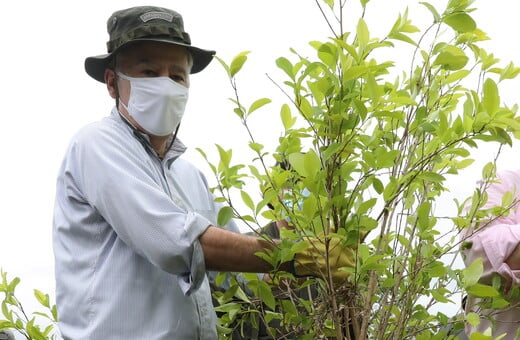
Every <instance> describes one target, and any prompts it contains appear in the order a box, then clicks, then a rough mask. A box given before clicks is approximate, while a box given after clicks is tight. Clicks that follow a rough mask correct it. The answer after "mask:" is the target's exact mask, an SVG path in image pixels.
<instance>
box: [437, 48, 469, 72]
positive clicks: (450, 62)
mask: <svg viewBox="0 0 520 340" xmlns="http://www.w3.org/2000/svg"><path fill="white" fill-rule="evenodd" d="M468 60H469V58H468V57H467V56H466V54H465V53H464V51H463V50H461V49H460V48H458V47H456V46H453V45H445V46H443V48H442V50H441V51H440V52H439V54H438V55H437V58H436V59H435V62H434V63H433V64H434V65H440V66H441V67H442V68H444V69H446V70H451V71H455V70H460V69H462V68H463V67H464V66H466V64H467V63H468Z"/></svg>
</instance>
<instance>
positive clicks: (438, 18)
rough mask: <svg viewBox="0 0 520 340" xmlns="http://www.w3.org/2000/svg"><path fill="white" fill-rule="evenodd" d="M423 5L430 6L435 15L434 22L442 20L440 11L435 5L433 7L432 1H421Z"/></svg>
mask: <svg viewBox="0 0 520 340" xmlns="http://www.w3.org/2000/svg"><path fill="white" fill-rule="evenodd" d="M419 3H420V4H421V5H423V6H424V7H426V8H428V10H429V11H430V13H431V14H432V15H433V21H434V22H439V21H440V20H441V16H440V15H439V12H437V10H436V9H435V7H433V6H432V5H431V4H430V3H428V2H422V1H421V2H419Z"/></svg>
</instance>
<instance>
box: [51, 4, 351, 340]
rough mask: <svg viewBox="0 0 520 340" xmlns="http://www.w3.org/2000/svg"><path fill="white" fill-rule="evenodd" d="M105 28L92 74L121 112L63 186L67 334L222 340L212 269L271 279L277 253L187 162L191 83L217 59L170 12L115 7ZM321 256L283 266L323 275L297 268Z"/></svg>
mask: <svg viewBox="0 0 520 340" xmlns="http://www.w3.org/2000/svg"><path fill="white" fill-rule="evenodd" d="M107 27H108V33H109V41H108V43H107V47H108V53H107V54H103V55H99V56H95V57H89V58H87V59H86V60H85V70H86V72H87V74H88V75H90V76H91V77H92V78H94V79H96V80H98V81H100V82H102V83H105V84H106V87H107V90H108V93H109V95H110V96H111V97H112V98H113V99H114V100H115V104H116V105H115V107H114V108H113V110H112V112H111V114H110V115H109V116H108V117H106V118H104V119H103V120H101V121H99V122H96V123H93V124H90V125H88V126H86V127H85V128H83V129H81V130H80V131H79V132H78V133H77V134H76V135H75V136H74V137H73V138H72V140H71V142H70V145H69V147H68V149H67V151H66V154H65V157H64V160H63V163H62V166H61V168H60V171H59V175H58V181H57V188H56V202H55V211H54V228H53V245H54V253H55V271H56V273H55V275H56V299H57V307H58V315H59V327H60V330H61V332H62V335H63V337H64V339H74V340H81V339H125V340H129V339H148V340H155V339H189V340H193V339H217V333H216V316H215V312H214V310H213V307H212V300H211V294H210V289H209V284H208V279H207V276H206V275H205V274H206V271H207V270H212V271H234V272H258V273H262V272H269V271H270V270H272V269H273V268H272V267H271V266H270V265H268V264H267V263H266V262H264V261H263V260H262V259H261V258H260V257H258V256H256V255H255V254H256V253H258V252H262V251H265V250H266V249H269V248H272V247H273V246H275V245H274V244H271V243H268V242H266V241H263V240H260V239H257V238H256V237H253V236H247V235H242V234H240V233H237V232H232V231H229V230H226V229H224V228H220V227H216V216H217V213H218V210H219V206H217V205H216V203H215V202H214V200H213V197H212V195H211V194H210V192H209V190H208V186H207V183H206V180H205V178H204V177H203V175H202V174H201V172H200V171H199V170H197V169H196V168H195V167H194V166H193V165H191V164H190V163H188V162H187V161H186V160H183V159H182V158H181V157H180V156H181V155H182V153H183V151H184V150H185V147H184V146H183V144H182V143H181V142H180V141H179V140H178V139H177V138H176V135H177V130H178V129H179V124H180V121H181V119H182V116H183V114H184V106H185V104H186V100H187V98H188V87H189V85H190V78H189V76H190V74H191V73H197V72H199V71H202V70H203V69H204V68H205V67H206V66H207V65H208V64H209V62H210V61H211V60H212V57H213V55H214V53H215V52H214V51H210V50H204V49H200V48H197V47H194V46H192V45H191V41H190V37H189V34H188V33H186V32H185V31H184V25H183V20H182V17H181V16H180V15H179V14H178V13H176V12H174V11H172V10H169V9H166V8H160V7H151V6H141V7H133V8H129V9H124V10H121V11H117V12H115V13H114V14H113V15H112V16H111V17H110V18H109V20H108V25H107ZM226 228H227V229H231V230H233V229H236V226H235V225H234V224H233V223H232V222H231V223H230V224H229V225H228V226H226ZM336 248H337V247H336ZM315 249H316V248H314V247H309V250H308V251H305V252H302V253H301V254H298V256H299V257H298V259H297V258H295V260H294V261H293V262H292V263H286V264H283V266H282V269H285V270H289V269H290V268H294V272H295V273H297V274H303V275H319V272H320V271H322V268H323V266H322V267H320V266H318V267H312V266H311V267H312V268H310V267H304V266H302V265H301V263H300V260H299V259H300V258H302V259H303V258H304V257H307V260H309V258H314V257H315V256H317V255H318V254H314V252H315ZM337 249H339V248H337ZM340 250H341V249H340ZM338 255H339V257H336V256H334V258H338V262H337V263H334V264H332V266H333V268H336V266H337V267H340V266H346V265H349V266H352V265H353V263H352V253H351V252H349V251H348V249H347V250H346V251H345V252H344V251H340V252H339V253H338ZM318 256H320V257H319V259H316V260H317V261H311V262H318V263H319V262H320V261H321V262H323V255H322V254H321V255H318ZM307 263H309V261H307ZM335 273H336V274H335V275H337V276H338V277H344V275H345V272H344V271H337V272H335Z"/></svg>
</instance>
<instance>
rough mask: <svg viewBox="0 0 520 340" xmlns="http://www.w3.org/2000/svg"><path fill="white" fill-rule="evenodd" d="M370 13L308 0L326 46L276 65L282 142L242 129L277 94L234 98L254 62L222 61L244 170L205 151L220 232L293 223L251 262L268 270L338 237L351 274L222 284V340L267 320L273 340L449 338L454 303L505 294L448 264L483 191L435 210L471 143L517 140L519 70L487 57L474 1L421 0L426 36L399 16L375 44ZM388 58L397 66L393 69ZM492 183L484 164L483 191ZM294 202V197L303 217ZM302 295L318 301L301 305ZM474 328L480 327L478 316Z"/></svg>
mask: <svg viewBox="0 0 520 340" xmlns="http://www.w3.org/2000/svg"><path fill="white" fill-rule="evenodd" d="M394 2H395V4H396V6H398V5H399V1H394ZM368 3H369V1H368V0H360V12H359V13H360V15H359V18H358V19H357V21H355V22H351V21H348V22H347V21H346V20H345V19H344V18H345V17H346V15H345V13H347V12H348V13H349V14H351V13H352V12H353V11H354V10H355V6H354V4H351V3H350V2H346V1H334V0H316V5H317V10H316V14H317V16H321V17H322V18H323V19H324V20H326V23H327V25H328V26H329V27H330V37H324V39H323V41H311V42H310V46H311V47H312V48H313V50H314V52H315V54H314V55H313V57H302V56H301V55H300V54H299V53H298V52H297V51H295V50H291V51H292V54H291V55H290V56H288V57H280V58H278V59H277V60H276V65H277V67H278V68H279V69H280V70H282V71H283V74H284V76H285V78H284V79H280V80H276V79H273V82H274V84H275V86H274V88H276V89H279V90H281V91H282V92H283V93H284V94H285V96H286V98H287V102H286V103H285V104H283V105H281V107H280V108H279V113H280V114H279V117H280V121H279V128H280V131H281V137H280V138H279V140H278V143H277V145H276V147H275V148H274V149H273V150H268V149H267V148H266V147H265V146H264V145H263V144H265V142H264V141H262V140H261V139H258V138H257V137H256V136H255V126H254V124H253V125H252V123H251V121H252V120H251V117H252V116H253V115H255V116H257V115H262V114H265V115H267V113H268V112H272V110H273V108H272V107H270V106H268V104H270V103H271V102H272V101H271V99H269V98H260V99H255V100H252V101H251V104H249V105H246V104H245V103H244V102H243V101H242V100H241V97H240V96H239V92H240V88H239V86H238V84H239V80H240V71H241V70H242V69H243V67H244V65H246V61H247V56H248V52H242V53H239V54H238V55H237V56H236V57H235V58H233V59H232V60H231V61H230V62H229V63H227V62H225V61H224V60H222V59H219V61H220V63H221V64H222V66H223V68H224V69H225V71H226V72H227V75H228V77H229V80H230V83H231V86H232V89H233V93H234V96H233V98H231V100H232V102H233V103H234V106H235V108H234V114H235V115H236V117H237V118H238V119H239V120H240V122H241V123H242V126H243V127H244V129H245V130H246V131H247V134H248V136H249V138H250V139H249V140H248V141H244V143H248V145H249V148H250V151H251V153H250V154H251V161H250V162H249V161H245V160H239V162H235V161H234V160H233V158H232V154H233V149H229V148H227V147H226V146H222V145H216V147H217V150H218V154H219V158H218V160H216V161H215V160H212V159H210V157H208V156H207V155H206V153H204V152H203V151H202V150H200V149H199V152H200V153H201V154H202V156H203V157H204V158H205V159H206V160H207V162H208V164H209V166H210V168H211V171H212V172H213V174H214V176H215V179H216V184H215V188H214V191H215V193H217V196H218V200H220V201H222V202H225V203H226V207H225V208H223V209H222V210H221V211H220V213H219V224H221V225H223V224H225V223H226V222H227V221H229V219H231V218H235V219H239V220H240V221H241V222H242V223H245V225H247V226H249V227H250V228H251V230H258V228H259V227H261V226H263V224H264V223H265V221H269V220H281V219H287V218H289V219H290V223H291V225H293V226H294V229H287V230H285V229H284V230H282V242H281V243H280V244H278V245H277V247H276V248H275V250H274V251H273V252H272V253H269V254H259V256H262V257H263V258H264V259H265V260H266V261H269V262H271V263H272V264H273V266H274V267H277V266H278V265H279V264H280V263H282V262H285V261H287V260H288V259H290V258H292V255H293V254H294V252H295V251H296V250H298V249H300V247H305V246H309V244H308V242H306V240H307V238H308V237H309V236H313V237H317V238H319V239H320V240H322V242H323V243H324V245H325V249H327V246H328V240H330V239H331V238H339V239H341V240H342V242H343V244H344V245H345V246H347V247H349V248H350V249H354V251H355V261H356V266H355V267H354V268H344V269H343V270H346V271H349V272H350V276H349V279H348V280H346V281H343V282H337V281H334V280H332V278H331V276H330V272H329V271H328V270H326V271H324V273H323V275H322V277H321V278H295V277H293V276H292V275H291V274H287V273H283V272H281V271H276V270H275V271H273V272H272V273H270V276H269V279H268V280H266V279H265V278H261V277H258V276H257V275H249V274H243V275H240V276H233V277H231V278H230V281H229V283H230V288H229V289H228V290H227V291H225V292H224V291H220V292H215V293H214V297H215V299H216V301H218V303H219V306H218V307H217V310H218V311H219V313H220V314H219V316H220V323H219V331H220V336H221V337H222V338H226V337H228V336H229V334H230V333H231V332H232V331H233V329H235V330H238V331H242V330H243V327H244V325H246V324H247V323H249V324H252V325H253V326H255V325H258V324H260V323H264V324H268V325H269V326H270V327H269V331H270V332H271V334H272V335H273V336H274V337H275V338H279V339H284V338H290V337H291V336H293V337H294V336H298V338H301V339H320V338H334V339H365V338H369V339H446V338H450V337H452V338H453V337H456V334H457V333H458V332H460V331H461V330H462V328H463V322H464V321H465V320H464V315H463V313H460V311H461V307H460V297H461V296H462V295H465V294H473V295H476V296H483V297H486V296H490V292H491V294H492V295H493V296H495V297H498V296H501V292H500V290H499V289H495V288H496V287H495V288H493V287H488V286H485V285H482V284H480V283H479V282H478V279H479V276H480V274H481V272H482V266H481V264H479V263H475V264H474V265H472V266H470V267H468V268H456V266H455V268H454V266H453V263H454V261H455V258H456V255H457V253H458V251H459V249H460V246H461V242H462V241H461V239H460V237H459V236H460V230H461V229H462V228H464V227H467V226H468V225H470V224H471V223H474V222H475V221H476V220H477V219H479V218H481V217H482V216H483V214H482V213H480V208H481V207H482V205H483V204H484V203H485V199H486V196H485V191H483V190H480V189H479V188H476V190H475V193H474V195H473V197H469V198H468V197H455V199H454V200H453V202H452V203H451V204H452V208H453V209H445V208H443V207H446V205H447V203H446V194H447V193H448V191H449V188H448V187H447V181H448V180H449V179H450V178H451V179H453V178H454V177H456V176H458V177H457V178H460V180H464V177H463V174H464V171H467V170H468V169H470V168H471V166H475V164H474V162H473V161H474V160H473V158H472V157H473V156H472V153H473V152H474V151H475V150H476V149H477V146H479V145H483V144H484V143H485V144H490V145H492V146H493V147H494V148H495V149H496V151H497V154H499V152H500V148H501V146H503V145H512V143H513V140H514V139H515V138H516V137H517V136H518V135H519V131H520V120H519V117H518V116H517V115H516V109H517V107H516V105H514V106H512V107H510V106H507V105H506V104H504V103H502V102H501V100H500V96H499V87H500V85H501V83H502V82H503V81H504V80H507V79H513V78H515V77H516V76H517V75H518V72H519V69H518V68H517V67H515V66H514V65H513V64H512V63H507V64H503V63H501V62H500V60H499V59H498V58H496V57H495V56H494V55H493V54H492V53H489V52H488V51H486V50H485V49H484V48H483V47H481V45H482V42H483V41H485V40H488V39H489V37H488V36H487V35H486V33H485V32H484V31H483V30H481V29H479V27H478V25H477V23H476V22H475V20H474V18H473V17H472V12H473V11H474V10H475V8H474V7H472V6H473V1H469V0H450V1H447V3H446V4H445V7H444V8H438V7H436V6H434V5H433V4H432V3H428V2H421V3H420V4H421V5H422V6H424V8H426V9H427V11H428V13H429V15H430V24H428V25H426V27H419V26H416V25H415V24H414V22H413V20H411V19H410V18H409V13H408V10H407V9H403V11H402V12H401V14H400V15H398V17H397V18H396V20H395V23H394V24H393V26H392V27H390V28H389V30H388V33H387V34H386V36H384V37H374V36H372V35H371V32H370V27H369V25H368V23H367V21H366V20H365V16H366V13H367V12H368V11H369V10H372V11H377V10H378V8H377V7H375V6H374V7H373V8H368V6H367V5H368ZM349 6H350V7H349ZM379 15H386V13H379ZM396 51H397V52H400V53H399V54H396ZM392 55H396V56H399V57H398V58H399V60H395V59H394V60H392V59H388V58H389V56H392ZM403 63H404V65H405V67H402V66H398V65H403ZM273 124H274V123H272V124H270V128H271V129H272V128H273ZM275 162H279V163H280V162H287V163H288V164H289V167H286V169H283V168H282V167H280V166H275V165H274V164H275ZM246 164H247V165H246ZM479 171H480V170H479ZM494 175H495V159H493V158H492V157H490V159H489V163H488V164H487V165H486V166H485V167H484V168H483V169H482V177H483V179H484V183H488V182H489V181H490V180H492V179H493V177H494ZM468 185H469V186H472V185H474V182H471V183H468ZM287 188H290V189H291V190H287ZM304 189H305V190H306V194H304V195H303V194H301V193H302V192H303V190H304ZM257 192H262V197H259V198H256V197H257V196H258V195H257V194H256V193H257ZM470 198H473V200H472V202H473V203H472V204H473V205H472V208H471V209H469V210H468V212H466V210H464V209H463V206H464V205H466V203H467V202H468V201H469V200H468V199H470ZM288 199H289V200H292V201H293V202H302V204H301V206H300V209H292V208H291V207H292V206H294V205H293V204H286V203H285V202H287V200H288ZM441 201H443V202H441ZM441 203H442V204H441ZM268 204H270V205H271V207H272V209H269V208H268V207H267V206H268ZM441 205H442V206H443V207H441V208H442V209H441V211H439V207H440V206H441ZM260 237H264V238H267V239H268V236H265V235H260ZM310 246H312V245H310ZM327 254H328V253H327V251H325V252H324V253H323V257H324V258H325V259H326V260H328V257H327ZM223 280H224V276H219V277H217V282H216V283H217V284H221V283H222V282H223ZM305 289H309V290H311V291H317V294H310V297H307V298H302V297H301V294H299V293H300V292H301V291H302V290H305ZM443 306H444V307H446V306H448V307H449V308H448V310H450V309H451V310H452V312H450V313H448V312H443V310H446V308H443ZM453 310H455V312H453ZM467 321H468V322H471V323H478V322H479V319H478V316H476V315H474V314H471V315H470V318H469V320H467ZM275 326H276V327H275ZM481 336H482V338H484V339H485V338H486V335H485V334H482V335H481ZM487 338H489V337H487Z"/></svg>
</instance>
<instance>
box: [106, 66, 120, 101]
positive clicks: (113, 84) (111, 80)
mask: <svg viewBox="0 0 520 340" xmlns="http://www.w3.org/2000/svg"><path fill="white" fill-rule="evenodd" d="M105 84H107V90H108V93H109V94H110V97H112V98H114V99H115V98H116V97H117V77H116V73H115V72H114V70H112V69H109V68H107V69H106V70H105Z"/></svg>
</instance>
